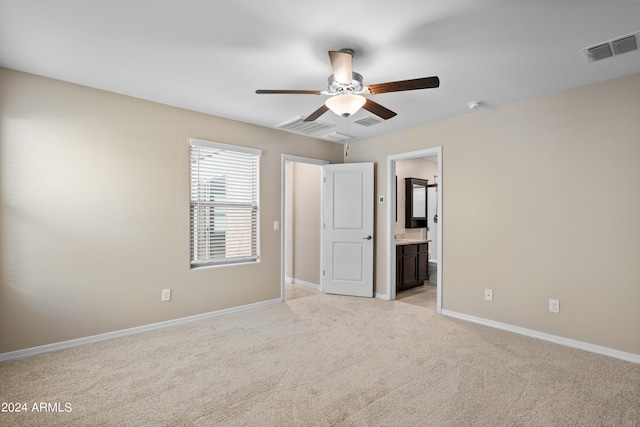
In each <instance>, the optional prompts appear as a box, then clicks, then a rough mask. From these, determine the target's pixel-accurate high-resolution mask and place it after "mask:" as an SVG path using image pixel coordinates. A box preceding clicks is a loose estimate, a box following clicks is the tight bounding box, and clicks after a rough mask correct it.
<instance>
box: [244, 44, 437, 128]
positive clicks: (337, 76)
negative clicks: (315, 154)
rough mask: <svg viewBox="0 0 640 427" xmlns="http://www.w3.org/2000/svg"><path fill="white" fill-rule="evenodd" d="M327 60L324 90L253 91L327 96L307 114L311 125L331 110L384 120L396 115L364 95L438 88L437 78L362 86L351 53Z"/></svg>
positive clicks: (332, 55) (339, 53)
mask: <svg viewBox="0 0 640 427" xmlns="http://www.w3.org/2000/svg"><path fill="white" fill-rule="evenodd" d="M329 60H330V61H331V67H332V68H333V74H332V75H330V76H329V79H328V80H329V85H328V89H327V90H270V89H267V90H256V93H257V94H288V95H329V96H330V98H329V99H327V101H326V102H325V103H324V105H322V106H321V107H320V108H318V109H317V110H316V111H314V112H313V113H311V114H310V115H309V116H308V117H307V118H306V119H304V121H305V122H312V121H314V120H316V119H317V118H318V117H320V116H321V115H323V114H324V113H326V112H327V110H331V111H333V112H334V113H336V114H338V115H340V116H343V117H349V116H350V115H352V114H354V113H356V112H357V111H358V110H360V108H364V109H365V110H367V111H369V112H371V113H373V114H375V115H376V116H378V117H380V118H382V119H384V120H388V119H390V118H392V117H394V116H396V115H397V114H396V113H395V112H393V111H391V110H389V109H388V108H386V107H383V106H382V105H380V104H378V103H377V102H374V101H372V100H371V99H369V98H365V97H364V96H363V94H364V95H377V94H380V93H389V92H401V91H405V90H417V89H430V88H436V87H438V86H440V79H438V77H437V76H433V77H422V78H419V79H410V80H401V81H396V82H388V83H378V84H374V85H368V86H365V85H364V84H363V82H362V81H363V80H362V76H361V75H360V74H358V73H356V72H355V71H353V67H352V65H353V50H351V49H342V50H339V51H329Z"/></svg>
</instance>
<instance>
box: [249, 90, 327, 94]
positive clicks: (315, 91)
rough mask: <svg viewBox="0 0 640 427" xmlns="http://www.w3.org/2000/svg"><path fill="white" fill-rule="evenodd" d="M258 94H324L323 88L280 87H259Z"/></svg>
mask: <svg viewBox="0 0 640 427" xmlns="http://www.w3.org/2000/svg"><path fill="white" fill-rule="evenodd" d="M256 93H258V94H286V95H322V91H321V90H287V89H284V90H279V89H273V90H272V89H258V90H256Z"/></svg>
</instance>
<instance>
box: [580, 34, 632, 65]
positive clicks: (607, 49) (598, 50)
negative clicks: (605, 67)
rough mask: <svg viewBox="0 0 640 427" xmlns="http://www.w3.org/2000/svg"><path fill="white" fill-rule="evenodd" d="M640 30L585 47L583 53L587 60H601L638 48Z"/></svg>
mask: <svg viewBox="0 0 640 427" xmlns="http://www.w3.org/2000/svg"><path fill="white" fill-rule="evenodd" d="M639 36H640V32H637V33H633V34H629V35H627V36H624V37H620V38H617V39H614V40H609V41H607V42H603V43H599V44H597V45H595V46H591V47H585V48H584V49H582V53H583V54H584V56H585V57H586V58H587V62H594V61H599V60H601V59H605V58H609V57H611V56H615V55H620V54H622V53H626V52H631V51H634V50H637V49H638V37H639Z"/></svg>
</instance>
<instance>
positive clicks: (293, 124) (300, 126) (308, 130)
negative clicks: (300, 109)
mask: <svg viewBox="0 0 640 427" xmlns="http://www.w3.org/2000/svg"><path fill="white" fill-rule="evenodd" d="M304 119H305V117H304V116H297V117H294V118H292V119H289V120H287V121H286V122H283V123H280V124H279V125H277V126H276V128H278V129H282V130H289V131H292V132H298V133H303V134H307V135H310V134H313V133H315V132H318V131H323V130H327V129H331V128H332V127H335V125H334V124H331V123H326V122H322V121H320V120H314V121H312V122H305V121H304Z"/></svg>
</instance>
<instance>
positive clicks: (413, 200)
mask: <svg viewBox="0 0 640 427" xmlns="http://www.w3.org/2000/svg"><path fill="white" fill-rule="evenodd" d="M404 180H405V196H406V198H405V228H425V227H426V226H427V185H428V182H429V181H428V180H426V179H420V178H405V179H404Z"/></svg>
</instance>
